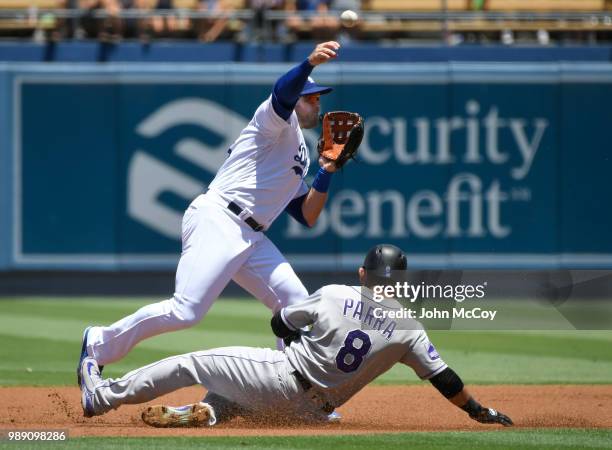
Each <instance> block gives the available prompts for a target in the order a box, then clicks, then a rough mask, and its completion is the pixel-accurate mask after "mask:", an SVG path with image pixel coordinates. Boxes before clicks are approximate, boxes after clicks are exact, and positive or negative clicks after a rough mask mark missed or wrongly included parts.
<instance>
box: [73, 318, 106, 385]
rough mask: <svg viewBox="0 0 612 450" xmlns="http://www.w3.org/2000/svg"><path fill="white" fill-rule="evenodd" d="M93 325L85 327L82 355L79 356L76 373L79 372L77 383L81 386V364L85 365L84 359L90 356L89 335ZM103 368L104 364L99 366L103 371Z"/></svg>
mask: <svg viewBox="0 0 612 450" xmlns="http://www.w3.org/2000/svg"><path fill="white" fill-rule="evenodd" d="M91 328H92V327H87V328H85V331H83V339H82V341H81V356H80V357H79V364H78V365H77V369H76V373H77V385H78V386H81V366H82V365H83V360H84V359H85V358H87V357H88V356H89V354H88V353H87V335H88V334H89V331H90V330H91ZM102 369H104V366H99V367H98V370H99V371H100V373H102Z"/></svg>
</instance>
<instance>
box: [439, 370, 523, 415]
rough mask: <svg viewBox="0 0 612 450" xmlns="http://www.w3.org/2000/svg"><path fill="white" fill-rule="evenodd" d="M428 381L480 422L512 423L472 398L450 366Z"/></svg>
mask: <svg viewBox="0 0 612 450" xmlns="http://www.w3.org/2000/svg"><path fill="white" fill-rule="evenodd" d="M429 381H430V382H431V384H432V385H433V386H434V387H435V388H436V389H437V390H438V391H440V393H441V394H442V395H443V396H444V397H446V399H447V400H448V401H449V402H451V403H452V404H453V405H455V406H457V407H459V408H461V409H462V410H464V411H465V412H466V413H468V415H469V416H470V418H471V419H474V420H476V421H477V422H480V423H498V424H501V425H503V426H506V427H507V426H511V425H513V423H512V420H511V419H510V417H508V416H506V415H505V414H502V413H500V412H498V411H495V410H494V409H492V408H485V407H483V406H482V405H481V404H480V403H478V402H477V401H476V400H474V397H472V396H471V395H470V393H469V392H468V390H467V389H466V388H465V386H464V385H463V381H462V380H461V378H459V375H457V374H456V373H455V371H454V370H453V369H451V368H450V367H447V368H446V369H444V370H443V371H442V372H440V373H439V374H437V375H436V376H434V377H431V378H430V379H429Z"/></svg>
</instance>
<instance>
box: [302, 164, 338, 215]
mask: <svg viewBox="0 0 612 450" xmlns="http://www.w3.org/2000/svg"><path fill="white" fill-rule="evenodd" d="M332 175H333V172H328V171H327V170H325V169H324V168H323V167H321V168H320V169H319V171H318V172H317V174H316V175H315V177H314V180H313V181H312V187H311V188H310V191H308V194H307V195H306V198H305V199H304V203H302V215H303V216H304V219H305V220H306V222H307V223H308V226H309V227H312V226H314V224H315V223H316V222H317V219H318V218H319V215H320V214H321V211H323V207H324V206H325V202H326V201H327V191H328V190H329V185H330V183H331V179H332Z"/></svg>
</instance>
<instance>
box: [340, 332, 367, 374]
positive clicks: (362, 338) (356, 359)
mask: <svg viewBox="0 0 612 450" xmlns="http://www.w3.org/2000/svg"><path fill="white" fill-rule="evenodd" d="M356 339H357V340H358V341H359V342H361V345H360V346H359V347H355V340H356ZM370 347H372V342H371V341H370V336H368V335H367V334H366V333H364V332H363V331H361V330H353V331H351V332H349V334H347V335H346V339H344V345H343V346H342V347H341V348H340V351H339V352H338V354H337V355H336V367H338V369H340V370H341V371H342V372H345V373H350V372H354V371H356V370H357V369H358V368H359V366H360V365H361V363H362V362H363V358H364V357H365V355H366V354H367V353H368V351H369V350H370ZM349 355H350V356H349ZM347 360H348V362H347Z"/></svg>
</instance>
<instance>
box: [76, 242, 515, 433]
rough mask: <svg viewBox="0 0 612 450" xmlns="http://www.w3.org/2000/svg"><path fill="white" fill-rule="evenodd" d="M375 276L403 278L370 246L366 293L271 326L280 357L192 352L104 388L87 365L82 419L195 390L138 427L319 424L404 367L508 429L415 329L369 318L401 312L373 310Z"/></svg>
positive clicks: (294, 313) (288, 311) (292, 312)
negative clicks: (198, 396)
mask: <svg viewBox="0 0 612 450" xmlns="http://www.w3.org/2000/svg"><path fill="white" fill-rule="evenodd" d="M381 269H385V273H388V272H389V271H390V270H391V271H397V270H405V269H406V257H405V255H404V254H403V253H402V251H401V250H400V249H399V248H397V247H394V246H391V245H379V246H376V247H374V248H373V249H372V250H370V252H369V253H368V255H367V256H366V258H365V262H364V265H363V267H361V268H360V269H359V275H360V280H361V282H362V285H364V286H362V287H360V286H343V285H330V286H325V287H323V288H322V289H320V290H318V291H317V292H315V293H314V294H312V295H311V296H310V297H309V298H308V299H307V300H306V301H305V302H300V303H296V304H293V305H289V306H286V307H284V308H282V309H281V310H280V311H278V312H277V313H276V314H275V315H274V317H273V318H272V322H271V325H272V329H273V331H274V333H275V334H276V335H277V336H278V337H281V338H286V339H290V340H291V343H290V344H289V345H288V346H287V347H286V348H285V349H284V351H279V350H270V349H263V348H251V347H227V348H218V349H213V350H207V351H201V352H193V353H188V354H185V355H180V356H173V357H170V358H166V359H164V360H162V361H159V362H156V363H153V364H150V365H148V366H146V367H143V368H140V369H137V370H134V371H132V372H130V373H128V374H127V375H125V376H124V377H122V378H120V379H108V380H103V379H102V378H101V377H100V374H99V371H98V366H97V364H96V361H95V360H94V359H92V358H85V359H84V361H83V364H82V365H81V371H82V374H83V375H82V376H83V380H84V382H83V387H82V405H83V411H84V413H85V415H86V416H93V415H100V414H104V413H105V412H107V411H109V410H111V409H116V408H118V407H119V406H121V405H123V404H134V403H142V402H147V401H149V400H152V399H154V398H156V397H158V396H160V395H163V394H166V393H168V392H172V391H174V390H176V389H179V388H182V387H186V386H191V385H195V384H200V385H202V386H204V387H205V388H206V389H207V390H208V392H209V394H208V395H207V396H206V398H205V399H204V401H203V402H198V403H195V404H193V405H187V406H184V407H178V408H177V407H169V406H154V407H150V408H148V409H147V410H146V411H145V412H144V413H143V420H144V421H145V422H146V423H148V424H150V425H154V426H206V425H214V424H216V423H220V422H223V421H225V420H228V419H231V418H232V417H233V416H235V415H242V416H252V417H253V416H254V417H263V418H265V419H266V420H268V421H273V420H274V419H278V420H283V421H284V420H287V419H295V420H299V421H326V420H327V414H328V413H329V412H331V411H332V410H333V409H334V408H336V407H338V406H341V405H343V404H344V403H345V402H347V401H348V400H349V399H350V398H351V397H352V396H353V395H355V394H356V393H357V392H358V391H359V390H361V389H362V388H363V387H364V386H366V385H367V384H368V383H369V382H370V381H372V380H373V379H375V378H376V377H378V376H379V375H381V374H382V373H384V372H386V371H387V370H389V369H390V368H391V367H392V366H393V365H394V364H396V363H402V364H405V365H408V366H410V367H411V368H412V369H413V370H414V371H415V372H416V374H417V375H418V376H419V377H420V378H421V379H427V380H429V381H430V382H431V383H432V384H433V385H434V386H435V387H436V388H437V389H438V390H439V391H440V392H441V393H442V394H443V395H444V396H445V397H446V398H448V399H449V400H450V401H451V402H452V403H453V404H455V405H457V406H459V407H460V408H462V409H464V410H465V411H466V412H467V413H468V414H469V415H470V417H471V418H473V419H474V420H477V421H479V422H482V423H499V424H502V425H505V426H509V425H512V421H511V420H510V418H509V417H507V416H506V415H504V414H502V413H499V412H497V411H495V410H494V409H491V408H484V407H482V406H481V405H480V404H479V403H478V402H476V400H474V399H473V397H471V395H470V394H469V393H468V392H467V390H466V389H465V388H464V386H463V382H462V381H461V379H460V378H459V376H458V375H457V374H456V373H455V372H454V371H453V370H452V369H451V368H449V367H448V366H447V365H446V363H445V362H444V361H443V360H442V358H441V357H440V355H439V354H438V352H437V351H436V349H435V347H434V346H433V344H432V343H431V342H430V341H429V338H428V337H427V333H426V332H425V331H424V330H423V328H422V326H421V325H420V324H419V323H418V322H416V321H414V320H411V319H408V320H404V321H401V320H395V319H391V318H386V319H382V318H381V317H380V316H381V314H380V313H377V312H376V308H379V309H385V310H387V311H390V310H393V309H398V308H401V305H400V304H399V303H398V302H397V301H396V300H394V299H386V300H383V301H382V302H380V303H377V302H375V301H374V300H373V297H372V291H371V290H370V288H371V287H372V286H373V284H372V283H374V282H376V284H380V282H379V281H378V280H379V278H377V277H376V276H373V275H372V274H378V273H380V270H381ZM389 317H390V316H389Z"/></svg>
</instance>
